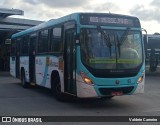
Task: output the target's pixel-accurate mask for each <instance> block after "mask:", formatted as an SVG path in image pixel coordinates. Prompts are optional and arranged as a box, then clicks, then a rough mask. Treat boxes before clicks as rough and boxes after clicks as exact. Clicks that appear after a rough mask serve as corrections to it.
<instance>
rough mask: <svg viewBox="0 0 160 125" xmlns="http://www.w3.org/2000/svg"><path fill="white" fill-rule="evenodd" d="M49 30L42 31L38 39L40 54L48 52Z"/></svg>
mask: <svg viewBox="0 0 160 125" xmlns="http://www.w3.org/2000/svg"><path fill="white" fill-rule="evenodd" d="M48 38H49V37H48V30H44V31H41V32H40V33H39V39H38V52H39V53H43V52H48Z"/></svg>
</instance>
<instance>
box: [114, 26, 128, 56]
mask: <svg viewBox="0 0 160 125" xmlns="http://www.w3.org/2000/svg"><path fill="white" fill-rule="evenodd" d="M129 30H130V28H127V29H126V31H124V33H123V34H122V36H121V38H120V39H119V37H118V34H116V37H117V47H118V53H119V57H120V56H121V50H120V46H121V45H122V44H123V43H124V41H125V40H126V38H127V35H128V33H129Z"/></svg>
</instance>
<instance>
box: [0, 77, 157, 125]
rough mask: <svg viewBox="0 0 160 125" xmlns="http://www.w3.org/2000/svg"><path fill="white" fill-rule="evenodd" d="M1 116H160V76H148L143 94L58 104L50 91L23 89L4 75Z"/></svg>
mask: <svg viewBox="0 0 160 125" xmlns="http://www.w3.org/2000/svg"><path fill="white" fill-rule="evenodd" d="M0 116H160V75H147V76H146V84H145V93H144V94H142V95H130V96H128V95H127V96H119V97H114V98H113V99H111V100H107V101H101V100H98V99H94V100H90V99H86V100H78V101H73V102H58V101H57V100H56V99H55V98H54V97H53V96H52V94H51V92H50V90H48V89H44V88H41V87H36V88H34V87H32V88H30V89H24V88H22V86H21V84H20V81H19V80H17V79H15V78H13V77H10V76H8V75H4V76H3V75H1V76H0ZM79 124H81V123H79ZM95 124H96V123H95ZM104 124H105V123H104ZM115 124H116V123H115ZM125 124H126V125H127V123H125ZM136 124H141V123H136ZM147 124H148V125H150V123H147ZM155 124H156V125H158V123H155ZM159 124H160V123H159ZM92 125H93V124H92ZM117 125H119V124H118V123H117ZM130 125H132V123H130Z"/></svg>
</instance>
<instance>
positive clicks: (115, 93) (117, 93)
mask: <svg viewBox="0 0 160 125" xmlns="http://www.w3.org/2000/svg"><path fill="white" fill-rule="evenodd" d="M122 94H123V93H122V92H121V91H120V92H112V96H121V95H122Z"/></svg>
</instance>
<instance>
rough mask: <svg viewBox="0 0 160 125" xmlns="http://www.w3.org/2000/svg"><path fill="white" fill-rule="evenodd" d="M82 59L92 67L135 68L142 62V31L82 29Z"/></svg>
mask: <svg viewBox="0 0 160 125" xmlns="http://www.w3.org/2000/svg"><path fill="white" fill-rule="evenodd" d="M80 43H81V59H82V62H83V64H84V65H86V66H88V67H90V68H92V69H115V70H116V69H122V70H123V69H133V68H137V67H138V66H140V65H141V64H142V61H143V56H142V41H141V34H140V31H132V30H109V29H101V31H100V30H99V29H87V28H84V29H81V35H80Z"/></svg>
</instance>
